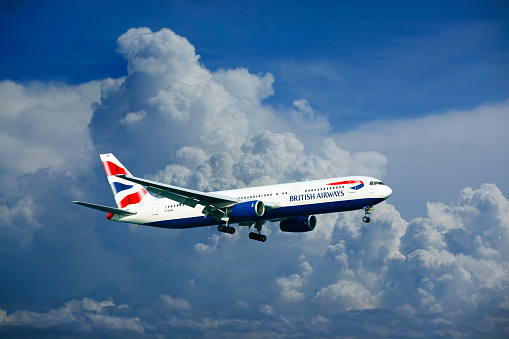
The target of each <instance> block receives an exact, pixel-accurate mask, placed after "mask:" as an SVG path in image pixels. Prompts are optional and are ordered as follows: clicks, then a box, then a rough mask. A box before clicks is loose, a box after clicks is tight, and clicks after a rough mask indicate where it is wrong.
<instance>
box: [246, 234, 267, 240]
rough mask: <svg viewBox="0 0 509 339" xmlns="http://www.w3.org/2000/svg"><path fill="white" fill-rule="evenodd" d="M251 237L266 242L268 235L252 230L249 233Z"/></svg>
mask: <svg viewBox="0 0 509 339" xmlns="http://www.w3.org/2000/svg"><path fill="white" fill-rule="evenodd" d="M249 239H253V240H257V241H261V242H265V240H267V236H265V235H263V234H260V233H256V232H251V233H249Z"/></svg>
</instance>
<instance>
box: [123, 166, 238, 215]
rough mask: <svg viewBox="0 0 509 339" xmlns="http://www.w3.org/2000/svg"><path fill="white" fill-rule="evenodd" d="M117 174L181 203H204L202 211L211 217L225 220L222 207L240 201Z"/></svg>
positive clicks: (191, 204) (194, 204)
mask: <svg viewBox="0 0 509 339" xmlns="http://www.w3.org/2000/svg"><path fill="white" fill-rule="evenodd" d="M117 176H118V177H119V178H122V179H125V180H128V181H131V182H134V183H137V184H140V185H143V186H145V187H146V188H147V191H149V192H151V193H154V194H157V195H161V196H163V197H166V198H168V199H171V200H174V201H177V202H179V203H181V204H184V205H187V206H190V207H196V205H203V206H205V207H204V208H203V211H202V212H203V214H205V216H207V215H211V217H213V218H215V219H217V220H224V218H225V211H224V210H221V209H224V208H225V207H230V206H233V205H235V204H237V203H238V202H239V201H238V200H237V199H235V198H232V197H226V196H222V195H219V194H214V193H205V192H200V191H195V190H191V189H187V188H182V187H177V186H172V185H167V184H162V183H159V182H156V181H151V180H147V179H142V178H137V177H133V176H128V175H125V174H119V175H117Z"/></svg>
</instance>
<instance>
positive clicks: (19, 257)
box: [0, 28, 509, 337]
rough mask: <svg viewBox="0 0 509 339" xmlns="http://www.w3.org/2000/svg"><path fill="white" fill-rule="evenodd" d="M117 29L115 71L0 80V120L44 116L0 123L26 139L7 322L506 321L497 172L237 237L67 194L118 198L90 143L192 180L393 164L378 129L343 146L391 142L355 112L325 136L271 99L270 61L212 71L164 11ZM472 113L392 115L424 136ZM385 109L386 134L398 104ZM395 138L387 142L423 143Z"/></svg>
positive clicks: (214, 332) (131, 326)
mask: <svg viewBox="0 0 509 339" xmlns="http://www.w3.org/2000/svg"><path fill="white" fill-rule="evenodd" d="M118 44H119V47H118V51H119V53H121V54H122V55H123V56H124V58H126V60H127V62H128V70H127V75H126V76H125V77H123V78H121V79H106V80H103V81H101V82H99V81H98V82H94V83H89V84H84V85H82V86H65V85H59V86H56V85H47V84H46V85H44V84H43V85H38V86H39V87H38V88H39V92H37V93H38V94H37V95H34V94H33V92H32V91H31V89H33V86H35V85H33V84H29V85H20V84H16V83H13V82H10V81H6V82H2V83H0V85H1V86H0V96H1V97H2V98H3V99H5V102H6V105H5V106H4V107H11V108H9V109H4V110H2V111H0V112H1V115H0V118H1V119H2V121H7V122H9V124H10V125H9V126H15V125H18V126H21V127H23V126H25V125H26V127H28V130H29V131H32V130H33V125H32V124H33V123H34V122H33V121H31V120H30V119H26V118H23V116H24V115H26V116H30V117H33V119H35V121H36V122H38V131H37V132H38V133H37V134H36V136H37V137H36V136H34V139H33V141H31V140H32V139H30V137H29V136H28V134H29V133H27V135H24V134H17V135H15V134H14V133H12V132H11V130H10V129H9V128H7V127H5V128H4V127H0V128H1V129H0V132H1V133H2V134H1V135H2V136H4V138H11V139H15V140H16V142H15V143H11V145H13V147H14V149H11V150H8V151H9V152H15V151H16V150H20V153H19V154H20V158H19V159H18V158H16V159H14V160H15V161H13V162H12V163H6V164H3V167H2V175H5V178H10V179H12V178H17V179H18V180H10V181H11V186H10V187H14V188H15V189H14V190H10V189H7V188H2V193H3V196H2V198H0V222H1V226H0V227H1V229H2V231H3V234H4V237H3V238H2V240H1V242H2V249H3V251H4V252H3V253H4V255H2V256H1V257H0V260H1V262H0V264H1V266H2V268H3V270H2V272H1V273H0V274H1V275H0V281H2V289H0V296H1V298H0V300H1V303H0V333H2V334H6V335H16V334H21V333H27V331H28V332H30V333H34V335H35V334H37V335H40V334H52V333H55V332H57V333H62V334H63V335H73V334H82V333H85V334H87V335H88V334H90V333H92V334H98V335H101V334H105V333H107V335H108V336H119V337H125V336H133V337H139V336H148V337H153V336H157V335H167V336H171V335H175V336H178V335H190V336H193V335H196V336H203V335H208V336H215V337H218V336H219V337H238V336H239V335H240V334H244V335H250V336H253V337H257V336H262V337H263V336H265V337H267V336H270V337H285V336H292V335H296V334H307V335H308V336H328V335H331V334H338V333H340V334H343V335H345V336H354V337H372V336H379V335H383V336H392V337H395V336H396V337H397V336H414V335H427V336H437V335H450V336H457V335H465V334H469V335H479V336H482V335H488V334H491V335H498V336H503V335H506V334H507V328H508V327H509V323H508V321H507V319H508V317H507V315H508V312H509V299H508V297H507V295H508V294H509V293H508V292H509V273H508V272H509V269H508V268H509V251H508V248H509V247H508V246H507V244H508V242H509V224H508V222H507V220H509V219H508V215H507V213H508V212H507V211H508V207H509V203H508V200H507V198H506V197H504V195H503V194H502V192H501V191H500V189H499V187H498V183H497V185H495V184H482V185H478V186H474V187H473V188H469V187H467V188H464V187H466V186H468V184H467V182H468V180H465V183H466V184H467V185H464V186H462V187H461V189H462V190H461V191H460V190H456V192H454V194H455V195H457V194H458V193H457V192H458V191H459V192H460V193H459V196H458V198H457V203H456V204H451V203H449V202H448V200H446V201H445V203H444V202H440V200H441V199H440V198H437V199H434V200H432V199H428V200H424V201H423V200H421V203H422V206H423V207H422V208H423V209H424V210H427V214H426V215H420V216H419V215H413V216H412V217H411V218H403V217H402V216H401V214H400V210H401V209H400V207H399V206H393V205H391V204H390V202H392V200H390V201H389V203H382V204H380V205H377V207H376V209H375V211H374V212H373V218H372V222H371V223H370V224H364V223H362V222H361V221H360V220H361V217H362V212H359V211H357V212H348V213H342V214H331V215H324V216H319V219H318V226H317V228H316V229H315V231H313V232H310V233H307V234H283V233H282V232H279V231H278V229H277V227H274V225H271V224H270V223H268V225H267V228H266V229H264V231H265V233H266V234H267V235H268V241H267V242H266V243H265V244H263V248H262V247H260V244H259V243H257V242H253V241H249V240H248V237H247V233H248V230H247V229H246V228H241V227H238V228H237V229H238V230H237V232H236V233H235V234H234V235H227V234H221V233H218V232H217V231H215V230H214V228H210V229H209V228H200V229H194V230H184V231H178V230H163V229H154V228H145V227H138V228H136V227H129V226H128V225H124V224H117V223H108V221H106V220H105V219H104V217H103V215H101V214H99V213H97V214H94V212H93V211H88V210H84V209H80V208H79V207H76V206H72V207H70V204H69V201H70V200H75V199H81V200H87V201H92V202H98V203H104V204H108V203H110V204H111V203H112V202H113V199H112V197H111V194H110V192H109V187H108V185H107V184H106V179H105V177H104V173H103V172H102V168H101V166H100V163H99V160H98V159H97V154H96V153H98V152H103V151H108V152H114V153H115V154H116V155H117V156H118V158H119V159H121V161H122V162H123V163H124V164H125V165H127V166H128V168H129V169H130V170H131V171H132V172H133V173H134V174H135V175H138V176H146V177H149V178H152V179H155V180H159V181H162V182H166V183H170V184H175V185H179V186H185V187H189V188H195V189H199V190H205V191H206V190H218V189H227V188H234V187H244V186H252V185H262V184H272V183H280V182H288V181H297V180H305V179H314V178H323V177H332V176H340V175H348V174H353V173H355V174H367V175H373V176H376V177H381V178H383V177H385V176H386V175H387V174H386V172H387V168H388V166H389V165H390V163H391V162H390V161H391V157H389V158H388V157H387V156H386V155H384V154H382V153H380V152H378V151H374V150H372V149H373V148H374V147H372V145H374V144H376V143H369V142H367V141H366V144H364V147H360V148H359V147H350V146H348V147H345V146H344V145H352V144H353V143H354V141H355V140H357V141H359V142H361V141H362V142H364V141H363V140H364V139H370V138H371V136H372V135H375V136H376V135H378V136H379V137H380V143H381V144H383V143H387V142H388V140H389V139H384V138H382V135H381V134H377V133H378V132H374V133H372V132H371V131H369V132H368V131H367V130H366V127H360V128H358V129H357V130H355V131H352V133H351V135H353V136H354V137H355V140H353V141H352V139H348V135H344V136H338V135H334V133H333V132H332V131H331V129H330V126H329V124H328V122H327V118H326V117H325V116H323V115H322V114H321V113H320V112H316V111H314V110H313V108H312V107H311V106H310V105H309V103H308V102H307V101H306V100H305V99H298V100H296V101H295V102H294V103H292V106H290V107H282V108H273V107H271V106H268V105H266V104H264V99H266V98H267V97H268V96H270V95H272V94H273V93H274V88H273V86H272V85H273V82H274V80H275V79H274V77H273V76H272V75H271V74H269V73H267V74H252V73H250V72H249V71H248V70H247V69H244V68H238V69H233V70H232V69H230V70H216V71H211V70H208V69H207V68H206V67H205V65H203V64H201V63H200V62H199V55H197V54H196V51H195V48H194V46H193V45H192V44H191V43H190V42H189V41H188V40H187V39H185V38H183V37H180V36H178V35H176V34H175V33H174V32H172V31H170V30H168V29H163V30H161V31H159V32H151V31H150V30H149V29H147V28H139V29H131V30H129V31H128V32H126V33H125V34H124V35H122V36H121V37H120V38H119V39H118ZM13 93H14V94H13ZM99 93H100V97H99V95H98V94H99ZM59 95H60V97H59ZM48 97H52V98H60V99H58V100H57V99H54V102H53V101H51V100H49V101H50V102H49V103H48ZM28 99H30V100H28ZM93 102H96V103H95V104H94V105H93V106H92V107H93V108H92V109H91V108H90V107H91V106H90V105H91V104H92V103H93ZM23 105H25V106H23ZM41 107H42V108H41ZM500 107H502V110H499V109H500ZM504 107H505V104H495V105H491V106H490V105H488V106H483V107H480V108H478V109H477V110H473V111H479V112H484V111H488V112H489V111H496V112H499V111H500V112H504V109H505V108H504ZM50 108H52V109H50ZM72 108H75V109H74V110H73V109H72ZM66 112H71V113H66ZM67 114H70V115H69V116H67ZM497 114H499V113H497ZM471 115H472V114H471V112H470V111H467V112H454V113H449V114H444V115H436V116H433V117H432V118H429V119H426V118H425V119H417V120H409V121H406V122H404V126H405V129H406V130H411V131H412V132H413V133H414V135H418V134H419V133H423V132H424V131H423V129H426V128H428V127H429V126H440V124H441V122H449V121H451V117H452V116H453V117H454V119H453V120H454V121H457V120H461V118H462V117H463V116H465V117H466V118H468V117H470V116H471ZM476 116H477V115H476ZM428 120H432V123H430V124H423V121H428ZM48 121H52V124H50V123H49V122H48ZM55 121H58V122H59V124H55ZM87 124H88V129H87V128H86V126H87ZM384 124H385V130H386V131H387V130H388V131H392V132H394V133H397V132H398V130H399V127H400V124H402V122H393V123H391V122H386V123H384ZM374 125H378V126H379V125H380V123H377V124H375V123H374ZM0 126H7V125H2V124H0ZM31 126H32V127H31ZM30 128H32V129H30ZM465 128H466V127H465ZM21 130H23V129H22V128H19V129H18V131H21ZM373 130H376V129H373ZM465 133H466V132H465ZM460 134H461V135H463V133H460ZM360 135H363V138H364V139H363V138H361V137H360ZM25 136H26V138H25ZM51 136H54V137H55V140H57V141H55V140H53V139H52V138H51ZM73 136H74V137H73ZM25 139H26V140H25ZM401 140H405V139H404V138H403V139H401ZM401 140H400V141H399V142H400V144H404V143H403V142H401ZM447 140H450V139H447ZM497 140H498V139H496V138H491V139H490V138H488V140H487V141H486V146H487V147H489V146H491V145H492V143H494V142H496V141H497ZM371 141H373V140H371ZM27 144H28V145H29V146H30V145H32V144H33V145H36V144H40V145H41V146H40V147H43V148H44V149H45V150H46V151H45V153H44V154H49V155H52V156H48V157H47V158H45V157H42V160H40V159H39V160H38V158H35V159H32V158H31V157H30V155H29V154H28V153H23V149H24V147H26V145H27ZM16 145H17V146H16ZM447 146H448V143H444V145H442V147H443V148H446V147H447ZM34 147H35V146H34ZM401 147H402V148H405V147H404V145H401ZM419 147H425V146H423V143H421V144H419ZM430 147H431V148H435V144H432V145H431V146H430ZM28 148H30V147H28ZM349 149H350V151H349ZM452 149H453V150H455V151H458V148H456V147H455V146H454V145H453V147H452ZM352 150H353V151H352ZM406 151H407V149H406V148H405V152H402V153H401V154H399V153H398V155H399V156H400V157H407V159H408V161H414V162H417V161H419V157H418V155H415V154H412V153H411V152H406ZM429 151H431V150H429ZM3 152H4V153H5V152H7V151H6V150H3ZM444 153H447V150H446V149H444ZM5 155H6V157H7V158H8V159H11V158H12V157H11V156H10V155H9V154H5ZM23 159H24V160H23ZM412 159H413V160H412ZM440 159H441V158H439V159H438V160H440ZM428 160H429V165H430V166H431V167H432V166H433V165H434V162H433V161H432V158H429V159H428ZM20 161H25V162H29V163H30V164H31V166H28V167H26V169H25V167H22V166H19V165H17V162H20ZM452 175H454V174H448V173H444V175H443V177H444V180H445V181H447V178H449V177H450V176H452ZM390 184H391V186H392V183H390ZM443 189H444V190H446V189H448V186H444V187H443ZM406 192H408V193H409V194H414V195H415V191H414V190H413V189H410V188H408V189H407V191H405V190H402V191H400V193H399V194H402V195H405V194H406ZM395 193H396V191H395ZM48 197H50V198H48ZM426 202H428V203H427V204H426ZM7 251H8V254H9V255H5V253H7ZM19 282H24V283H19ZM117 304H118V306H117ZM26 305H29V306H26ZM32 305H33V306H32ZM50 305H52V306H50ZM54 305H62V306H54Z"/></svg>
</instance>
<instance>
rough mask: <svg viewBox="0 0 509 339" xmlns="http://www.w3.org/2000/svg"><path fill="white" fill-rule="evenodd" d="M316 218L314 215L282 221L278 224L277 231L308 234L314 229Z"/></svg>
mask: <svg viewBox="0 0 509 339" xmlns="http://www.w3.org/2000/svg"><path fill="white" fill-rule="evenodd" d="M315 226H316V217H315V216H314V215H305V216H300V217H295V218H291V219H287V220H283V221H281V222H280V223H279V229H280V230H281V231H282V232H309V231H312V230H314V229H315Z"/></svg>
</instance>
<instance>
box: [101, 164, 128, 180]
mask: <svg viewBox="0 0 509 339" xmlns="http://www.w3.org/2000/svg"><path fill="white" fill-rule="evenodd" d="M103 166H104V170H105V171H106V176H108V177H109V176H112V175H117V174H125V175H128V174H127V170H126V169H125V168H123V167H120V166H117V165H115V164H114V163H112V162H109V161H103Z"/></svg>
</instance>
